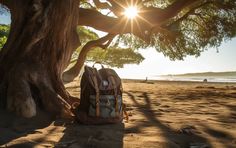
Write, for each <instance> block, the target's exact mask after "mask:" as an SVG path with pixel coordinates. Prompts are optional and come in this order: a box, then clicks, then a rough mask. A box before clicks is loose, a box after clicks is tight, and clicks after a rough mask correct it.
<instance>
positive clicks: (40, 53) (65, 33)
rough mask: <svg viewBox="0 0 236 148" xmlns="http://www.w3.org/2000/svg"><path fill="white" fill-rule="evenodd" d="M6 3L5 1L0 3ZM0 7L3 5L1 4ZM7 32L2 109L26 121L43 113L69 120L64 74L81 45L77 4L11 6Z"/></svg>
mask: <svg viewBox="0 0 236 148" xmlns="http://www.w3.org/2000/svg"><path fill="white" fill-rule="evenodd" d="M3 2H4V1H3ZM3 4H4V3H3ZM7 6H8V8H9V9H10V12H11V19H12V22H11V30H10V34H9V37H8V40H7V43H6V44H5V46H4V48H3V49H2V50H1V52H0V105H1V107H5V108H7V109H8V110H9V111H12V112H15V113H16V114H18V115H20V116H24V117H32V116H35V115H36V111H37V107H41V108H43V109H45V110H47V111H48V112H51V113H53V114H55V115H71V111H70V104H71V103H72V102H73V101H77V100H75V99H72V97H70V95H69V94H68V93H67V91H66V90H65V87H64V85H63V82H62V79H61V77H62V72H63V71H64V69H65V68H66V66H67V65H68V63H69V61H70V58H71V55H72V53H73V51H74V49H76V48H77V47H78V46H79V45H80V42H79V38H78V36H77V33H76V26H77V24H78V19H79V16H78V15H79V11H78V10H79V1H75V0H66V1H65V0H11V1H8V3H7Z"/></svg>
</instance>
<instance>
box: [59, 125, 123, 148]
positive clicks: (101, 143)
mask: <svg viewBox="0 0 236 148" xmlns="http://www.w3.org/2000/svg"><path fill="white" fill-rule="evenodd" d="M123 136H124V124H123V123H118V124H109V125H81V124H78V123H74V124H71V125H68V126H66V129H65V130H64V135H63V137H62V138H61V139H60V141H59V142H58V143H57V145H56V147H86V148H87V147H88V148H106V147H112V148H122V147H123Z"/></svg>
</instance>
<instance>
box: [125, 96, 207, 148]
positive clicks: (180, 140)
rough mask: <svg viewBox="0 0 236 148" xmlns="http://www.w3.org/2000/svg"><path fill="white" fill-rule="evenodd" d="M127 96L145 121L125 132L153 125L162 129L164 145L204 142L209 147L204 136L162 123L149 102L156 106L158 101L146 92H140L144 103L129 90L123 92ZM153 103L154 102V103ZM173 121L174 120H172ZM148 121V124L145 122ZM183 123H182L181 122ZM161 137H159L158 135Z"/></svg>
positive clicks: (185, 144) (186, 144) (138, 130)
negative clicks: (178, 129)
mask: <svg viewBox="0 0 236 148" xmlns="http://www.w3.org/2000/svg"><path fill="white" fill-rule="evenodd" d="M124 93H125V94H126V95H127V96H128V98H129V99H130V100H131V101H132V103H133V104H134V106H136V107H137V111H138V112H139V113H142V114H143V115H144V116H145V118H146V121H143V122H141V123H139V124H136V125H135V126H132V127H130V128H126V130H125V131H126V133H135V132H136V133H137V132H140V131H141V129H142V128H143V127H145V126H154V127H155V128H157V129H160V130H161V131H162V138H164V139H165V141H167V144H166V145H165V147H170V148H171V147H173V144H174V145H175V146H176V147H178V146H179V147H190V146H191V144H193V143H205V144H207V146H208V147H211V145H210V143H209V142H208V140H207V139H206V138H204V137H203V136H201V135H199V134H195V133H191V134H185V133H180V132H178V131H176V130H175V129H172V128H171V127H170V126H169V125H168V124H166V123H163V122H162V121H161V120H159V119H158V116H157V114H156V112H155V111H154V110H153V109H152V107H151V104H153V103H156V104H157V106H158V105H159V104H158V102H152V100H151V99H150V97H149V94H148V93H147V92H140V93H141V94H142V95H141V96H142V97H143V99H144V100H143V101H144V104H141V103H139V102H138V101H137V100H136V98H135V96H134V95H133V94H132V93H130V92H124ZM154 105H155V104H154ZM173 122H174V121H173ZM147 123H148V124H147ZM183 124H184V123H183ZM160 138H161V137H160Z"/></svg>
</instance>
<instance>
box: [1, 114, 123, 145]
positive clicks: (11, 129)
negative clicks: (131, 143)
mask: <svg viewBox="0 0 236 148" xmlns="http://www.w3.org/2000/svg"><path fill="white" fill-rule="evenodd" d="M0 118H1V122H0V131H1V132H0V147H22V148H28V147H30V148H31V147H37V146H39V147H40V146H41V147H89V148H104V147H111V146H112V147H114V148H122V147H123V134H124V124H123V123H119V124H109V125H97V126H94V125H81V124H78V123H77V122H74V121H72V120H65V119H56V120H55V119H54V120H53V119H52V118H50V117H48V115H47V114H42V115H38V116H37V117H34V118H31V119H25V118H21V117H18V116H15V115H13V114H10V113H7V112H6V111H0Z"/></svg>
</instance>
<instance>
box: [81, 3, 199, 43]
mask: <svg viewBox="0 0 236 148" xmlns="http://www.w3.org/2000/svg"><path fill="white" fill-rule="evenodd" d="M108 1H109V2H110V3H111V5H112V11H113V12H114V11H117V12H118V11H119V12H122V11H124V8H123V6H125V4H126V3H125V2H124V3H125V4H123V6H121V4H120V2H121V1H119V2H117V0H108ZM196 2H199V0H196V1H192V0H178V1H176V2H174V3H173V4H171V5H170V6H168V7H167V8H165V9H160V8H155V7H142V9H141V10H140V13H139V17H137V18H135V19H133V20H129V19H127V18H126V17H125V16H119V15H118V16H119V17H118V18H114V17H109V16H105V15H103V14H101V13H100V12H98V11H96V10H89V9H83V8H80V20H79V25H82V26H90V27H93V28H95V29H97V30H101V31H104V32H108V33H112V34H125V33H132V34H134V35H135V36H137V37H139V38H141V39H142V40H144V41H146V42H148V43H149V41H150V37H151V32H152V30H153V28H154V27H156V29H155V31H163V30H162V29H160V26H161V25H162V24H164V23H166V22H167V20H169V19H170V18H172V17H174V16H176V15H177V14H178V13H179V12H180V11H181V10H182V9H184V8H186V7H187V6H190V5H191V4H193V3H196ZM113 9H114V10H113ZM154 14H155V15H154ZM98 20H99V21H98ZM101 21H102V23H101ZM157 26H159V27H157Z"/></svg>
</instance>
